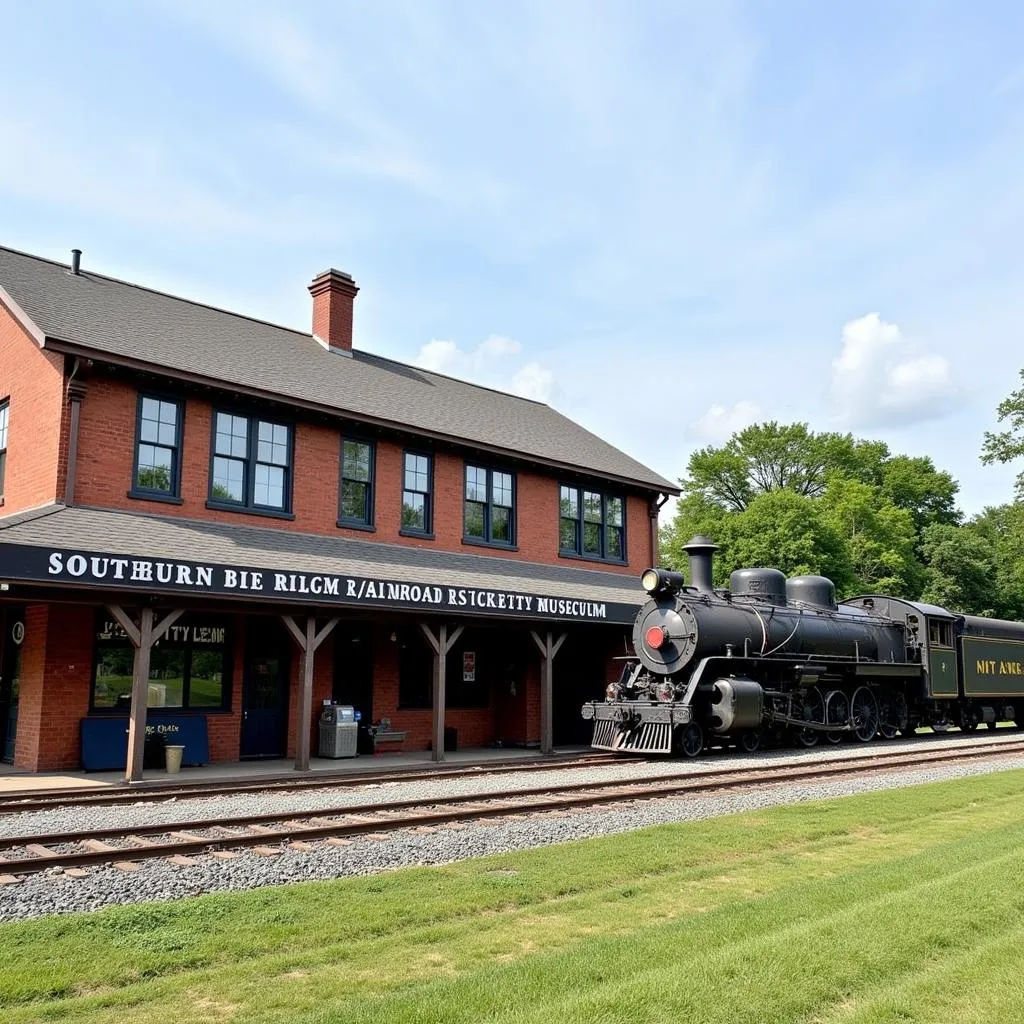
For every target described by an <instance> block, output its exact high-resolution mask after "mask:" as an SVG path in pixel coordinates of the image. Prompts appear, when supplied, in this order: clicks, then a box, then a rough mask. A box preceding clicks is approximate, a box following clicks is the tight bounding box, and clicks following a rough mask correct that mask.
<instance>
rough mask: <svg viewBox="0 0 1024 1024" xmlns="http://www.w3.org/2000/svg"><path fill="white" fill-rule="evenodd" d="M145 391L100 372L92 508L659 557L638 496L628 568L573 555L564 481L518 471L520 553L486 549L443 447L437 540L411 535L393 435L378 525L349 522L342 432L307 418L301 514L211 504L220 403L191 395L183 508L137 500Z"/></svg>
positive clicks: (83, 445) (383, 460)
mask: <svg viewBox="0 0 1024 1024" xmlns="http://www.w3.org/2000/svg"><path fill="white" fill-rule="evenodd" d="M137 401H138V393H137V391H136V389H135V388H134V387H133V386H130V385H129V384H127V383H125V382H122V381H120V380H116V379H113V378H103V377H97V376H94V377H93V378H92V379H91V380H90V382H89V390H88V394H87V396H86V399H85V401H84V403H83V406H82V419H81V428H80V436H79V449H78V450H79V457H78V477H77V484H76V497H77V500H78V501H79V502H81V503H82V504H86V505H96V506H101V507H106V508H122V509H129V510H133V511H140V510H147V511H155V512H158V513H160V514H161V515H169V516H186V517H189V518H193V519H206V520H211V521H215V522H223V523H239V522H249V523H253V524H255V525H258V526H264V527H268V526H269V527H274V528H280V529H284V530H298V531H301V532H303V533H322V534H329V535H337V534H342V535H347V536H351V537H355V538H358V539H362V540H367V539H372V540H375V541H383V542H387V543H392V544H404V545H409V546H416V547H434V548H443V549H446V550H449V551H465V552H471V553H476V554H484V555H493V556H496V557H499V558H513V559H524V560H526V561H530V562H549V563H561V564H565V565H574V566H578V567H580V568H598V569H602V570H609V571H613V572H622V573H625V574H629V575H635V574H636V573H638V572H640V571H642V570H643V569H644V568H646V567H647V566H648V565H650V564H651V553H650V526H649V519H648V513H647V502H646V500H645V499H644V498H642V497H639V496H637V495H631V496H629V498H628V501H627V525H626V530H627V554H628V556H629V563H628V565H615V564H605V563H597V564H595V563H590V562H583V561H576V560H567V559H563V558H560V557H559V555H558V479H557V478H556V477H545V476H542V475H540V474H537V473H532V472H527V471H524V470H520V471H519V472H518V474H517V480H516V484H517V492H518V493H517V514H518V518H519V522H518V527H517V541H518V548H519V550H518V551H503V550H501V549H498V548H481V547H478V546H476V545H466V544H463V543H462V500H463V466H464V460H463V458H462V456H459V455H453V454H450V453H447V452H443V451H442V452H436V453H435V460H434V506H435V507H434V532H435V538H436V539H435V540H432V541H431V540H423V539H421V538H415V537H403V536H401V535H400V534H399V529H400V526H401V521H400V515H401V488H402V453H403V450H404V449H403V447H402V445H400V444H397V443H394V442H391V441H380V442H378V444H377V472H376V502H375V504H376V532H375V533H372V534H368V533H366V532H364V531H361V530H345V529H339V528H338V526H337V519H338V480H339V473H340V448H341V442H340V439H339V438H340V434H339V431H338V430H337V429H336V428H334V427H332V426H324V425H319V424H313V423H307V422H299V423H298V424H297V426H296V431H295V466H294V489H293V511H294V513H295V518H294V520H280V519H268V518H266V517H264V516H253V515H248V514H246V513H241V512H225V511H221V510H219V509H208V508H206V499H207V496H208V490H209V484H208V477H209V459H210V432H211V424H212V414H213V410H212V406H211V405H210V403H209V402H206V401H201V400H199V399H189V400H188V402H187V406H186V411H185V431H184V451H183V459H182V464H183V471H182V486H181V497H182V499H183V503H182V504H181V505H168V504H166V503H163V502H147V501H140V500H137V499H133V498H129V497H128V496H127V493H128V491H129V490H130V488H131V482H132V480H131V475H132V460H133V457H134V444H135V420H136V406H137Z"/></svg>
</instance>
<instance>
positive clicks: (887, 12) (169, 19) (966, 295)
mask: <svg viewBox="0 0 1024 1024" xmlns="http://www.w3.org/2000/svg"><path fill="white" fill-rule="evenodd" d="M0 16H2V19H3V24H4V26H5V31H4V41H5V42H4V60H3V61H2V62H0V96H2V97H3V98H4V102H3V103H2V104H0V139H2V140H4V145H3V150H4V152H3V153H2V156H0V243H2V244H5V245H10V246H14V247H15V248H20V249H25V250H28V251H31V252H36V253H40V254H43V255H46V256H51V257H55V258H60V259H67V258H68V257H67V253H68V251H69V250H70V249H71V248H72V247H73V246H77V247H79V248H81V249H83V250H84V251H85V256H84V263H85V264H86V265H87V266H88V267H91V268H93V269H96V270H98V271H101V272H104V273H110V274H114V275H117V276H123V277H127V278H128V279H130V280H134V281H139V282H141V283H145V284H150V285H153V286H155V287H160V288H163V289H166V290H169V291H173V292H177V293H180V294H183V295H186V296H189V297H194V298H198V299H202V300H204V301H208V302H211V303H214V304H217V305H222V306H226V307H228V308H232V309H237V310H239V311H241V312H246V313H250V314H252V315H255V316H260V317H263V318H266V319H269V320H273V321H277V322H281V323H286V324H290V325H294V326H298V327H302V328H306V329H308V327H309V323H310V300H309V296H308V294H307V292H306V290H305V289H306V285H307V284H308V282H309V280H310V279H311V278H312V276H313V275H314V274H315V273H316V272H317V271H319V270H322V269H324V268H325V267H327V266H335V267H338V268H340V269H343V270H347V271H348V272H350V273H351V274H352V275H353V276H354V277H355V278H356V281H357V282H358V284H359V285H360V287H361V289H362V290H361V292H360V295H359V298H358V300H357V314H356V345H357V346H358V347H361V348H364V349H368V350H373V351H376V352H380V353H382V354H386V355H389V356H393V357H395V358H398V359H402V360H406V361H409V362H418V363H420V364H421V365H427V366H430V367H432V368H437V369H442V370H445V371H447V372H452V373H455V374H457V375H461V376H468V377H471V378H473V379H477V380H480V381H481V382H484V383H488V384H492V385H495V386H499V387H504V388H507V389H510V390H519V391H520V392H522V393H524V394H528V395H531V396H534V397H541V398H545V399H547V400H550V401H551V402H552V404H554V405H555V406H556V407H557V408H559V409H561V410H562V411H564V412H565V413H567V414H568V415H570V416H572V417H573V418H574V419H577V420H578V421H580V422H581V423H583V424H585V425H586V426H588V427H589V428H591V429H593V430H595V431H596V432H598V433H600V434H601V435H603V436H604V437H606V438H608V439H609V440H611V441H612V442H613V443H615V444H617V445H618V446H620V447H622V448H624V449H625V450H626V451H628V452H630V453H631V454H633V455H634V456H636V457H637V458H640V459H641V460H642V461H644V462H646V463H647V464H649V465H651V466H652V467H653V468H655V469H657V470H658V471H660V472H662V473H663V474H665V475H667V476H669V477H678V476H679V475H680V474H681V473H682V472H683V471H684V469H685V465H686V461H687V457H688V455H689V453H690V452H691V451H692V450H693V449H694V448H695V447H699V446H702V445H704V444H708V443H718V442H720V441H721V440H723V439H724V438H725V437H726V436H728V434H729V432H730V431H731V429H733V428H735V427H737V426H742V425H745V424H746V423H747V422H751V421H754V420H759V419H767V418H774V419H779V420H782V421H792V420H805V421H807V422H809V423H810V424H811V425H812V427H814V428H815V429H822V430H824V429H842V430H851V431H853V432H854V433H855V434H857V435H859V436H865V437H878V438H882V439H884V440H886V441H887V442H888V443H889V444H890V445H891V447H892V448H893V449H894V450H895V451H901V452H908V453H913V454H927V455H930V456H932V458H933V459H934V460H935V461H936V463H937V464H938V465H939V466H941V467H943V468H946V469H949V470H950V471H951V472H953V473H954V475H955V476H956V477H957V478H958V479H959V480H960V482H961V487H962V492H961V502H962V505H963V507H964V508H965V509H966V510H968V511H969V512H972V511H976V510H978V509H980V508H981V507H982V506H984V505H986V504H993V503H998V502H1002V501H1005V500H1008V499H1009V498H1010V496H1011V493H1012V481H1013V477H1014V475H1015V472H1016V471H1017V470H1018V469H1019V467H996V468H992V467H982V466H981V465H980V463H979V461H978V451H979V447H980V443H981V436H982V434H983V432H984V431H985V430H986V429H992V428H993V427H994V426H995V407H996V405H997V403H998V402H999V400H1000V399H1001V398H1003V397H1004V396H1005V395H1006V394H1007V393H1008V392H1009V391H1010V390H1012V389H1013V388H1014V387H1015V386H1016V384H1017V372H1018V370H1019V369H1020V368H1021V367H1022V366H1024V347H1022V346H1021V344H1020V339H1021V337H1022V328H1024V245H1022V242H1021V240H1022V238H1024V176H1022V168H1024V46H1022V45H1021V44H1022V40H1024V6H1022V5H1019V4H1014V3H1010V2H976V3H966V2H965V3H943V2H940V0H935V2H927V3H925V2H921V3H916V2H913V0H901V2H900V3H895V4H894V3H891V2H885V3H883V2H858V3H838V2H837V3H827V4H826V3H820V2H800V0H793V2H785V0H773V2H764V3H751V4H729V3H718V2H715V3H711V2H708V3H704V4H686V3H682V2H676V3H659V2H656V0H645V2H643V3H610V2H602V0H590V2H587V3H577V2H572V0H557V2H550V0H549V2H547V3H526V2H515V0H513V2H509V3H503V4H497V3H488V2H483V0H479V2H470V0H464V2H461V3H449V2H442V0H438V2H428V0H419V2H416V0H413V2H409V3H399V2H389V0H380V2H374V3H370V2H344V0H341V2H339V0H335V2H332V3H328V4H322V5H318V4H314V3H302V4H292V5H286V4H280V5H273V4H265V3H261V2H259V0H257V2H253V3H245V4H234V3H232V2H229V0H212V2H211V0H206V2H204V3H192V2H165V3H143V2H132V3H105V2H77V3H70V2H63V0H61V2H55V3H50V4H30V3H26V2H22V0H6V2H5V0H0Z"/></svg>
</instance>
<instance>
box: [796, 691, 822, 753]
mask: <svg viewBox="0 0 1024 1024" xmlns="http://www.w3.org/2000/svg"><path fill="white" fill-rule="evenodd" d="M804 721H806V722H820V723H821V724H822V725H824V724H825V698H824V697H823V696H822V694H821V690H819V689H818V688H817V687H816V686H812V687H810V688H809V689H808V691H807V693H805V694H804ZM820 738H821V733H820V731H819V730H817V729H798V730H797V733H796V741H797V743H799V744H800V746H802V747H816V746H817V745H818V740H819V739H820Z"/></svg>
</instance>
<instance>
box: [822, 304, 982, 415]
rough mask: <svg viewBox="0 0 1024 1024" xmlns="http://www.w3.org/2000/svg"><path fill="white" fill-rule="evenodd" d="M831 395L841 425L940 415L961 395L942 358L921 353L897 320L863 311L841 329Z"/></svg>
mask: <svg viewBox="0 0 1024 1024" xmlns="http://www.w3.org/2000/svg"><path fill="white" fill-rule="evenodd" d="M832 398H833V403H834V410H835V414H836V416H837V417H838V418H839V419H840V420H841V421H842V422H843V423H844V424H845V425H847V426H850V427H877V426H893V425H899V424H907V423H917V422H921V421H922V420H929V419H935V418H937V417H940V416H945V415H946V414H947V413H949V412H951V411H952V410H953V409H955V408H956V407H957V406H958V405H959V404H960V401H961V398H962V393H961V389H960V387H959V385H958V384H957V383H956V382H955V381H954V380H953V377H952V372H951V370H950V365H949V360H948V359H946V357H945V356H942V355H939V354H937V353H934V352H927V351H923V350H922V349H921V347H920V346H919V345H917V344H915V343H914V342H912V341H911V340H910V339H908V338H907V337H905V336H904V334H903V332H902V331H900V329H899V327H898V326H897V325H896V324H890V323H886V322H885V321H884V320H883V319H882V318H881V317H880V316H879V315H878V314H877V313H868V314H867V316H862V317H860V318H859V319H857V320H851V321H850V322H849V323H847V324H846V325H845V326H844V327H843V345H842V350H841V351H840V353H839V355H838V356H836V358H835V359H834V360H833V361H832Z"/></svg>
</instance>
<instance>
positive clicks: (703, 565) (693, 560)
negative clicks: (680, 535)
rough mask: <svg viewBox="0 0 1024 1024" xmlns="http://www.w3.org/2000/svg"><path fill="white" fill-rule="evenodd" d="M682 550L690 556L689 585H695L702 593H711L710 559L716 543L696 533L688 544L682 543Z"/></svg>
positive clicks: (715, 548) (712, 591) (716, 548)
mask: <svg viewBox="0 0 1024 1024" xmlns="http://www.w3.org/2000/svg"><path fill="white" fill-rule="evenodd" d="M683 550H684V551H685V552H686V553H687V555H689V556H690V586H691V587H696V588H697V590H698V591H699V592H700V593H702V594H713V593H714V591H715V588H714V583H713V582H712V580H713V574H712V560H713V558H714V554H715V552H716V551H717V550H718V545H717V544H713V543H712V542H711V539H710V538H709V537H705V536H703V535H702V534H699V533H698V534H697V536H696V537H693V538H692V539H691V540H690V542H689V544H684V545H683Z"/></svg>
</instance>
